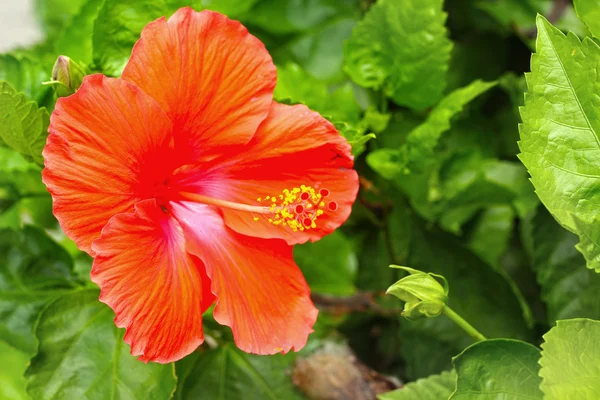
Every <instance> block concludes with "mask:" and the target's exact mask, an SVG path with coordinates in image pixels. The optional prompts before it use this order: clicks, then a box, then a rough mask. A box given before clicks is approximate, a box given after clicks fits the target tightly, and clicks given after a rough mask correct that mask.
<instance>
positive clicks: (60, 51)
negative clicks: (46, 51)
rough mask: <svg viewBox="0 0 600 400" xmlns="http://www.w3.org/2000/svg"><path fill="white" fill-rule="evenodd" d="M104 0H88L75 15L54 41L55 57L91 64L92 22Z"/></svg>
mask: <svg viewBox="0 0 600 400" xmlns="http://www.w3.org/2000/svg"><path fill="white" fill-rule="evenodd" d="M103 1H104V0H88V1H87V2H86V3H85V4H84V5H83V7H81V10H79V12H78V13H77V14H75V15H74V16H73V17H72V18H71V19H70V20H69V22H68V23H67V25H66V26H65V27H64V29H63V30H62V31H61V33H60V35H59V36H58V38H57V39H56V43H55V49H56V53H57V55H64V56H68V57H69V58H71V59H73V60H75V61H78V62H83V63H85V64H88V65H89V64H91V63H92V35H93V31H94V21H96V18H97V16H98V11H99V9H100V6H101V5H102V2H103Z"/></svg>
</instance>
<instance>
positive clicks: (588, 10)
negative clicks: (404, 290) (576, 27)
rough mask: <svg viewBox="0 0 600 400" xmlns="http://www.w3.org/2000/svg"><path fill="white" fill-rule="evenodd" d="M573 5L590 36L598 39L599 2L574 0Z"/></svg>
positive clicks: (599, 33)
mask: <svg viewBox="0 0 600 400" xmlns="http://www.w3.org/2000/svg"><path fill="white" fill-rule="evenodd" d="M573 4H574V6H575V11H576V12H577V15H578V16H579V18H580V19H581V20H582V21H583V22H584V23H585V25H586V26H587V28H588V29H589V30H590V32H591V33H592V35H594V36H596V37H600V0H574V1H573Z"/></svg>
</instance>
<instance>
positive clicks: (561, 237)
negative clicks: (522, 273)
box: [532, 207, 600, 325]
mask: <svg viewBox="0 0 600 400" xmlns="http://www.w3.org/2000/svg"><path fill="white" fill-rule="evenodd" d="M532 236H533V248H534V257H533V266H534V268H535V271H536V275H537V281H538V283H539V285H540V287H541V288H542V293H541V297H542V300H543V301H544V302H545V303H546V305H547V307H548V324H550V325H552V324H554V322H555V321H556V320H559V319H567V318H578V317H581V318H595V319H600V302H598V293H599V292H600V275H598V274H596V273H595V272H594V271H592V270H589V269H587V268H586V266H585V265H586V263H585V259H584V258H583V256H582V255H581V253H579V252H578V251H577V250H576V249H575V244H576V243H577V236H575V235H574V234H572V233H571V232H569V231H567V230H565V229H564V228H562V227H561V226H560V225H559V224H558V223H557V222H556V221H555V220H554V218H552V216H551V215H550V214H549V213H548V211H546V209H544V208H542V207H540V208H539V209H538V210H537V213H536V215H535V217H534V218H533V222H532Z"/></svg>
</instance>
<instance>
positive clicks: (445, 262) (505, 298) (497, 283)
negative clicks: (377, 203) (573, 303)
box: [400, 221, 530, 379]
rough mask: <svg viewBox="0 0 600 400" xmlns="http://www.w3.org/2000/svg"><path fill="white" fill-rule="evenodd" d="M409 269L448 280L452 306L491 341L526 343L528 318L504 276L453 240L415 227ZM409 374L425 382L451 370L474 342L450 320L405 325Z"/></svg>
mask: <svg viewBox="0 0 600 400" xmlns="http://www.w3.org/2000/svg"><path fill="white" fill-rule="evenodd" d="M407 265H410V266H411V267H412V268H416V269H421V270H427V271H429V272H433V273H436V274H439V275H443V276H444V277H445V278H446V279H447V280H448V285H449V286H450V293H449V302H448V306H449V307H451V308H452V309H453V310H454V311H456V312H457V313H458V314H460V315H461V316H462V317H463V318H464V319H465V320H467V321H469V323H470V324H472V325H473V327H474V328H475V329H477V330H479V331H480V332H481V333H482V334H483V335H484V336H486V337H488V338H499V337H504V338H514V339H523V340H526V339H528V338H529V336H530V332H529V329H528V322H527V318H528V314H529V313H530V311H529V310H528V309H525V308H523V304H522V303H521V301H520V298H519V297H518V296H517V295H515V292H514V289H513V288H512V287H511V284H510V283H509V282H508V280H507V279H506V277H505V276H504V275H503V274H499V273H497V272H495V271H493V270H492V269H491V268H490V267H489V266H488V265H486V264H485V263H484V262H483V261H481V260H480V259H479V258H478V257H476V256H475V255H474V254H473V253H471V252H470V251H469V250H468V249H466V248H465V247H464V245H463V244H462V243H461V242H460V241H459V240H458V239H457V238H456V237H454V236H452V235H449V234H446V233H443V232H439V231H436V230H432V231H428V230H426V229H424V227H423V224H422V223H418V222H417V221H415V223H413V238H412V240H411V249H410V256H409V258H408V262H407ZM400 335H401V336H402V338H403V357H404V358H405V361H406V366H407V371H406V373H407V375H408V376H409V377H410V378H412V379H415V378H420V377H424V376H428V375H431V374H434V373H439V372H441V371H443V370H446V369H449V368H450V359H451V357H452V356H454V355H456V354H457V353H459V352H460V351H462V350H463V349H464V348H465V347H467V346H468V345H470V344H471V343H472V339H471V338H470V337H469V336H468V335H467V334H466V333H465V332H464V331H462V330H461V329H460V328H459V327H457V326H456V325H455V324H454V323H453V322H451V321H450V320H449V319H448V318H446V317H445V316H443V315H442V316H440V317H438V318H428V319H423V320H418V321H411V322H410V323H406V324H402V329H401V333H400Z"/></svg>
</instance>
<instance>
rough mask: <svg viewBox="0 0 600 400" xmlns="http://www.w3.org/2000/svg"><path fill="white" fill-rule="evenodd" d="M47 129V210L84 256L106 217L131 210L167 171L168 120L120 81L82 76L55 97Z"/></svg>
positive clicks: (146, 97) (152, 104)
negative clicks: (77, 85)
mask: <svg viewBox="0 0 600 400" xmlns="http://www.w3.org/2000/svg"><path fill="white" fill-rule="evenodd" d="M49 131H50V135H49V136H48V140H47V144H46V147H45V148H44V153H43V154H44V162H45V165H46V168H45V169H44V172H43V180H44V183H45V184H46V186H47V187H48V190H49V191H50V193H51V194H52V198H53V200H54V201H53V205H54V215H56V217H57V218H58V220H59V222H60V224H61V226H62V227H63V229H64V231H65V232H66V234H67V235H68V236H69V237H70V238H71V239H73V240H74V241H75V243H76V244H77V245H78V246H79V248H80V249H82V250H84V251H87V252H88V253H89V252H90V251H91V250H90V248H91V244H92V241H93V240H94V239H96V238H97V237H99V236H100V231H101V230H102V227H104V225H106V223H107V222H108V220H109V219H110V218H111V217H112V216H113V215H115V214H117V213H120V212H127V211H131V210H132V209H133V204H134V203H135V202H136V201H137V200H139V199H142V198H145V197H146V198H147V197H148V196H149V191H151V190H152V187H153V182H154V181H160V180H161V179H166V177H167V176H168V174H170V172H171V171H172V169H171V170H169V169H168V168H169V167H168V164H169V161H168V159H169V149H170V146H171V145H170V141H171V121H170V120H169V118H168V117H167V116H166V114H165V113H164V112H163V111H162V110H161V109H160V107H159V106H158V105H157V104H156V102H155V101H154V100H153V99H152V98H151V97H149V96H147V95H145V94H144V93H143V92H142V91H141V90H139V89H138V88H136V87H135V86H133V85H131V84H130V83H128V82H125V81H123V80H120V79H111V78H106V77H104V76H102V75H90V76H88V77H86V78H85V79H84V81H83V84H82V85H81V88H80V89H79V90H78V91H77V93H75V94H74V95H72V96H70V97H66V98H61V99H59V100H58V101H57V103H56V108H55V110H54V113H53V114H52V117H51V120H50V128H49ZM159 160H160V161H159Z"/></svg>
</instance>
